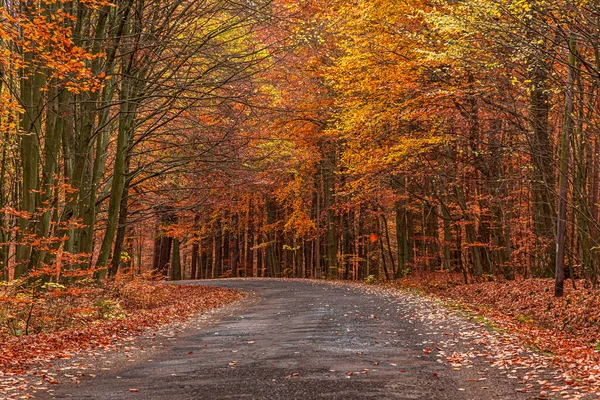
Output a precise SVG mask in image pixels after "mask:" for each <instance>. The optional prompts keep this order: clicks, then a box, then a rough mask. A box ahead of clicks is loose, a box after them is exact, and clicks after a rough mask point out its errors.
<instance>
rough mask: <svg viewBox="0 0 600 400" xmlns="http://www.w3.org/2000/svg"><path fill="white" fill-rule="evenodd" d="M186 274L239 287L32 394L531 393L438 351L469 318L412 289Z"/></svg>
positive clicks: (481, 365)
mask: <svg viewBox="0 0 600 400" xmlns="http://www.w3.org/2000/svg"><path fill="white" fill-rule="evenodd" d="M186 284H201V285H216V286H225V287H230V288H235V289H240V290H243V291H246V292H249V293H250V294H249V296H248V298H247V299H245V300H244V301H243V303H242V305H239V304H238V305H236V306H235V308H231V307H230V308H229V309H228V310H225V311H221V312H217V314H216V315H214V316H213V317H211V318H212V321H211V322H208V323H207V322H204V323H202V324H200V325H198V326H195V327H194V326H191V327H189V328H187V329H186V330H184V331H182V332H180V333H178V334H175V335H173V337H167V338H163V339H165V340H162V339H160V338H159V339H156V340H159V341H161V343H162V345H161V346H158V347H156V348H155V349H154V350H151V349H150V346H149V345H148V343H145V344H144V340H146V342H148V341H149V339H143V338H142V339H139V340H140V341H141V342H142V344H141V346H143V347H144V348H145V349H146V350H144V351H142V353H141V354H140V353H139V352H138V354H137V355H134V356H133V361H132V360H129V359H128V360H121V361H114V362H112V361H106V362H107V363H110V365H111V368H110V369H108V368H104V369H99V371H98V372H97V373H96V376H94V377H91V378H90V377H89V376H88V377H85V376H84V377H82V378H81V379H80V380H81V382H80V383H79V382H78V383H79V384H78V385H77V386H75V385H74V384H70V385H69V384H61V385H55V387H53V389H55V391H54V392H52V393H50V394H44V395H43V396H42V395H37V396H36V398H75V399H96V400H105V399H156V400H163V399H165V400H167V399H168V400H180V399H345V400H349V399H370V398H373V399H429V400H430V399H433V400H435V399H440V400H442V399H448V400H450V399H451V400H462V399H465V400H466V399H518V398H532V396H531V394H529V395H527V394H524V393H519V392H518V391H517V389H519V387H520V386H519V384H518V383H516V382H515V379H509V378H507V377H506V375H505V374H502V373H500V371H499V370H497V369H495V368H492V367H490V362H489V360H487V359H485V358H484V357H480V358H477V357H476V358H474V361H472V363H471V364H470V365H466V366H464V367H461V365H460V364H454V365H452V366H451V365H450V364H449V363H448V362H447V361H446V359H445V357H444V356H443V354H444V353H440V352H441V351H443V352H445V354H450V352H451V350H452V349H456V350H461V347H465V346H473V345H472V344H470V343H468V341H465V340H464V339H459V338H458V335H457V332H458V331H461V330H462V331H464V330H465V329H467V330H468V329H473V330H475V329H481V327H480V326H479V325H476V324H472V323H470V322H468V321H466V320H465V319H463V318H462V317H458V316H453V317H451V318H440V316H447V315H449V313H448V312H447V311H445V310H443V309H437V310H436V307H435V306H433V305H432V304H431V303H430V302H428V301H426V300H423V299H421V298H420V297H418V296H413V295H409V294H407V295H406V296H405V297H402V298H400V299H396V298H394V297H393V296H391V295H387V294H366V293H365V292H364V290H362V289H359V288H357V287H355V286H351V285H343V284H334V285H332V284H328V283H319V282H313V281H298V280H288V281H283V280H257V279H254V280H253V279H248V280H246V279H239V280H219V281H195V282H187V283H186ZM219 313H220V314H219ZM450 314H451V313H450ZM156 340H155V341H156ZM106 357H108V359H109V360H110V356H103V357H102V359H106ZM125 361H128V362H125ZM107 365H108V364H107ZM88 375H89V374H88ZM521 387H522V386H521ZM132 389H133V390H132Z"/></svg>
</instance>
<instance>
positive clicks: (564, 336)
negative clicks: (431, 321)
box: [378, 273, 600, 396]
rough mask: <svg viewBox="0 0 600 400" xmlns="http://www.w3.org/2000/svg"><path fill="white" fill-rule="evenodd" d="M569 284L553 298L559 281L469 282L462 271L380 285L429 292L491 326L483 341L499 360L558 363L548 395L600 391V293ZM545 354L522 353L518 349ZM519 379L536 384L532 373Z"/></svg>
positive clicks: (546, 384)
mask: <svg viewBox="0 0 600 400" xmlns="http://www.w3.org/2000/svg"><path fill="white" fill-rule="evenodd" d="M574 284H575V285H576V287H577V289H575V288H573V282H571V281H568V282H565V296H564V297H562V298H555V297H554V281H553V280H549V279H517V280H514V281H504V280H502V279H500V278H497V279H496V280H495V281H493V282H482V283H470V284H468V285H465V284H463V283H462V278H461V277H460V276H458V275H449V274H444V273H431V274H425V275H413V276H411V277H408V278H404V279H401V280H398V281H395V282H393V283H385V284H381V285H378V286H380V287H381V288H383V290H388V291H389V290H392V291H395V290H398V289H400V290H401V291H403V290H409V291H414V292H416V293H420V294H427V295H430V296H431V298H432V299H435V300H437V301H438V302H441V303H442V304H443V305H444V306H445V307H449V308H451V309H456V310H459V311H460V312H462V313H464V314H466V316H467V317H468V318H469V319H470V320H473V321H477V322H480V323H482V324H484V325H485V326H487V327H488V328H489V330H490V333H489V334H486V335H484V337H483V338H482V339H481V342H482V343H484V344H486V346H488V347H489V348H490V349H495V351H494V352H493V353H494V354H491V353H490V357H491V358H492V359H493V360H494V361H493V362H494V363H500V364H505V365H507V366H513V367H515V368H523V369H524V370H527V369H530V370H535V369H536V368H538V367H540V366H542V367H543V368H546V367H547V366H548V365H552V366H554V368H556V369H557V370H558V371H560V375H557V376H555V379H553V380H549V381H548V382H542V383H543V385H542V386H543V388H544V390H543V393H544V394H547V393H550V392H558V393H561V392H562V393H564V395H565V396H567V395H568V394H569V391H575V392H579V393H584V394H585V393H600V292H599V291H595V290H589V289H586V288H585V287H584V282H583V281H576V282H574ZM523 347H524V348H531V349H535V350H536V352H537V353H538V355H540V356H542V358H543V362H542V363H541V364H540V359H539V357H536V358H530V357H523V356H522V354H520V352H519V351H517V349H520V348H523ZM519 379H520V380H521V381H522V382H523V383H524V384H526V385H527V386H528V387H532V386H534V384H535V383H539V380H537V381H538V382H533V381H535V380H533V379H532V377H531V375H529V376H521V377H519Z"/></svg>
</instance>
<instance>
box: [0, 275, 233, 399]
mask: <svg viewBox="0 0 600 400" xmlns="http://www.w3.org/2000/svg"><path fill="white" fill-rule="evenodd" d="M241 297H242V294H240V293H239V292H236V291H233V290H228V289H223V288H213V287H200V286H183V285H181V286H180V285H166V284H164V283H160V282H152V281H144V280H134V281H131V282H128V283H120V284H119V287H118V288H114V287H113V288H108V289H107V288H96V289H88V290H85V292H84V293H83V294H80V295H78V296H76V297H75V298H73V299H71V303H72V304H71V305H70V308H69V309H68V310H67V309H62V312H68V311H71V312H80V311H82V310H83V311H85V313H84V317H81V318H69V322H70V323H69V326H62V327H61V326H59V325H55V324H54V325H53V324H49V326H52V330H50V331H48V332H43V331H42V332H35V333H33V334H28V335H19V336H16V335H14V334H11V332H9V331H10V330H9V329H2V328H0V343H1V345H0V399H21V398H24V399H26V398H31V397H32V394H31V393H35V392H36V391H40V390H50V389H51V388H52V386H53V385H55V384H58V383H59V382H58V379H57V376H56V375H55V374H53V373H51V372H49V371H51V370H52V368H53V364H54V363H55V362H58V361H59V360H60V359H71V358H73V359H75V358H81V357H84V358H85V357H86V356H85V354H86V352H87V353H89V354H90V355H93V354H96V355H97V354H98V353H97V352H98V351H102V350H111V349H116V348H117V347H118V348H122V347H123V343H126V344H127V343H128V342H129V341H131V340H132V339H133V338H134V337H136V336H138V335H140V334H141V333H143V332H144V331H147V330H148V329H156V328H159V327H161V326H165V325H167V324H172V323H176V322H181V321H185V320H188V319H190V318H191V317H193V316H194V315H197V314H199V313H202V312H205V311H208V310H212V309H215V308H217V307H220V306H223V305H225V304H229V303H232V302H234V301H237V300H239V299H241ZM45 300H46V301H42V302H41V304H40V305H38V306H37V308H38V309H37V313H38V314H39V315H43V316H45V318H47V315H48V314H51V313H50V312H49V311H50V308H51V307H53V309H52V311H53V312H55V311H56V310H55V308H56V303H55V302H53V301H50V300H49V299H45ZM5 301H10V300H9V299H6V300H5ZM61 301H62V300H61ZM107 302H108V303H107ZM0 303H1V302H0ZM106 304H110V310H108V311H107V310H106V309H105V310H98V309H99V308H106V307H107V306H106ZM0 307H2V304H0ZM44 307H46V309H44ZM44 311H46V312H45V313H44ZM100 311H102V312H100ZM80 314H81V313H80ZM107 314H108V315H107ZM40 318H41V317H40ZM65 320H66V318H65ZM42 322H43V321H42ZM13 333H14V332H13ZM125 347H127V346H125ZM82 365H83V364H82ZM72 368H74V369H77V366H74V367H72ZM82 368H83V369H85V366H83V367H82ZM63 369H64V368H63ZM74 379H75V378H74Z"/></svg>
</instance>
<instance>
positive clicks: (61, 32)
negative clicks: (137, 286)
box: [0, 0, 600, 296]
mask: <svg viewBox="0 0 600 400" xmlns="http://www.w3.org/2000/svg"><path fill="white" fill-rule="evenodd" d="M0 7H1V8H0V18H1V22H0V51H1V52H2V54H1V55H0V135H1V136H0V143H1V146H0V273H1V278H2V280H4V281H6V282H5V284H6V285H9V284H10V282H17V283H18V285H25V287H27V286H29V287H31V285H38V287H44V288H48V287H49V285H50V286H52V285H54V287H67V286H69V285H79V286H81V285H82V282H90V284H94V285H96V284H98V283H102V282H108V281H112V280H113V278H114V277H118V276H130V277H133V276H142V275H144V276H149V275H150V274H151V273H153V274H155V275H156V274H158V275H160V276H164V277H165V278H166V279H169V280H181V279H204V278H219V277H290V278H291V277H296V278H328V279H346V280H361V281H364V280H368V281H384V280H393V279H399V278H404V277H406V276H411V275H414V276H419V274H431V273H441V272H443V273H447V274H448V276H454V277H456V278H457V279H458V280H459V281H462V282H463V283H471V282H483V281H496V280H501V281H506V280H514V279H523V278H525V279H528V278H548V279H554V280H555V285H554V286H555V288H554V293H555V295H556V296H562V295H563V287H564V286H565V285H566V283H565V281H566V282H567V283H569V280H572V281H573V282H572V284H573V285H575V284H576V283H577V280H579V282H581V285H583V286H584V287H586V288H590V289H597V288H598V286H599V276H600V216H599V203H600V200H599V194H600V155H599V153H600V40H599V38H600V5H598V4H596V3H595V2H590V1H572V0H558V1H543V0H462V1H443V0H430V1H425V0H405V1H400V2H398V1H389V0H369V1H363V0H350V1H346V0H332V1H320V0H307V1H302V2H298V1H291V0H273V1H266V0H252V1H251V0H241V1H231V0H169V1H165V0H112V1H108V0H70V1H68V0H45V1H33V0H26V1H12V0H0ZM569 284H570V283H569ZM577 284H579V283H577ZM20 287H21V286H20Z"/></svg>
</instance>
